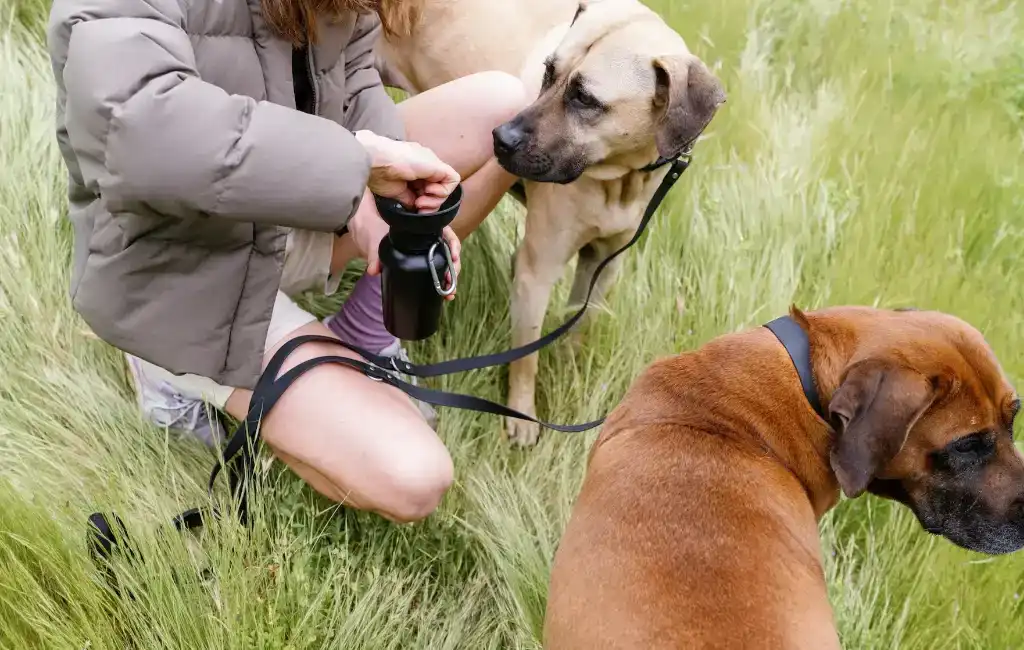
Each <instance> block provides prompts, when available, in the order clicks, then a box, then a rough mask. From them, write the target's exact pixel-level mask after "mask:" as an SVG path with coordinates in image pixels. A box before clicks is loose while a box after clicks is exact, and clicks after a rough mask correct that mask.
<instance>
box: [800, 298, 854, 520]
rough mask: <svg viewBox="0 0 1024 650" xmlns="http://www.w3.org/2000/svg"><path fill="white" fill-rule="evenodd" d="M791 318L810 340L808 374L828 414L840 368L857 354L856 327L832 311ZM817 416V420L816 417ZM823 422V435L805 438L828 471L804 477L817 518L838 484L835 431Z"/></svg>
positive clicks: (830, 503) (830, 501)
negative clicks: (814, 477) (833, 455)
mask: <svg viewBox="0 0 1024 650" xmlns="http://www.w3.org/2000/svg"><path fill="white" fill-rule="evenodd" d="M837 316H838V317H837ZM794 319H795V320H796V321H797V323H798V324H799V325H800V326H801V328H803V330H804V331H805V332H806V333H807V337H808V339H809V340H810V366H811V374H812V375H813V377H814V383H815V385H816V386H817V390H818V397H819V400H820V402H821V408H822V410H823V411H824V413H825V414H826V416H827V414H828V406H829V402H830V401H831V399H832V396H833V395H834V394H835V392H836V390H837V389H838V388H839V385H840V381H841V379H842V376H843V372H844V370H845V368H847V367H848V366H849V365H850V363H851V360H852V359H853V358H854V356H855V355H856V354H857V346H858V337H857V332H856V328H854V327H851V326H850V321H849V319H848V318H843V317H842V316H841V315H839V314H837V313H833V312H828V313H821V312H818V313H810V314H802V313H797V314H794ZM816 420H818V421H819V422H820V419H819V418H816ZM824 425H825V426H820V427H817V428H818V429H820V430H821V431H824V432H825V435H818V434H817V433H812V434H811V435H809V436H808V441H809V442H810V443H811V446H812V448H813V449H814V453H815V454H816V455H817V456H818V458H819V459H820V465H821V468H822V469H823V470H824V471H825V472H826V473H827V474H828V477H829V480H828V481H827V482H822V481H820V480H818V481H810V482H808V481H805V485H807V486H808V493H809V494H812V502H813V503H814V507H815V514H816V515H817V516H818V518H819V519H820V518H821V516H822V515H824V514H825V512H827V511H828V510H830V509H831V508H832V507H834V506H835V505H836V504H837V503H838V502H839V485H838V482H837V480H836V478H835V473H834V471H833V470H832V462H831V451H832V446H833V444H834V442H835V438H834V436H835V432H834V431H833V429H832V427H831V425H830V424H829V423H827V422H826V423H824ZM811 483H816V484H817V489H811V487H810V485H811ZM826 483H827V484H826ZM815 495H816V496H815ZM819 504H821V505H824V504H828V505H827V507H825V508H824V509H823V510H819V507H820V506H819Z"/></svg>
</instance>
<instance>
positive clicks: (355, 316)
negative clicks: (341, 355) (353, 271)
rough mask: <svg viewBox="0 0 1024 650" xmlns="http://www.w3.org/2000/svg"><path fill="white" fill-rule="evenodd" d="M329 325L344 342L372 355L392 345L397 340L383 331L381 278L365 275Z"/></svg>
mask: <svg viewBox="0 0 1024 650" xmlns="http://www.w3.org/2000/svg"><path fill="white" fill-rule="evenodd" d="M327 326H328V327H329V328H330V330H331V331H332V332H334V334H335V335H337V337H338V338H340V339H341V340H342V341H345V342H346V343H349V344H351V345H355V346H358V347H361V348H363V349H364V350H369V351H370V352H374V353H377V352H380V351H381V350H383V349H384V348H386V347H388V346H390V345H393V344H394V343H395V341H396V339H395V337H394V336H392V335H391V333H390V332H388V331H387V330H386V329H385V328H384V308H383V305H382V302H381V288H380V276H379V275H377V276H371V275H366V274H363V277H361V278H359V280H358V281H357V282H356V285H355V287H353V288H352V293H351V294H349V296H348V299H346V300H345V304H343V305H342V306H341V309H340V310H338V313H337V314H335V315H334V317H333V318H331V320H330V322H329V323H328V325H327Z"/></svg>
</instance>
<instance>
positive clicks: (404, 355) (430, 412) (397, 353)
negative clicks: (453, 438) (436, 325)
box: [377, 339, 437, 431]
mask: <svg viewBox="0 0 1024 650" xmlns="http://www.w3.org/2000/svg"><path fill="white" fill-rule="evenodd" d="M377 354H379V355H380V356H382V357H395V358H397V359H398V360H399V361H404V362H406V363H412V361H410V360H409V353H408V352H407V351H406V349H405V348H404V347H402V342H401V341H399V340H397V339H396V340H395V342H394V343H392V344H391V345H389V346H388V347H386V348H384V349H383V350H381V351H380V352H378V353H377ZM388 373H390V374H391V375H393V376H395V377H397V378H398V379H401V380H402V381H404V382H406V383H407V384H412V385H413V386H419V379H418V378H417V377H413V376H412V375H406V374H404V373H401V372H398V371H397V370H394V369H391V370H388ZM410 399H412V398H410ZM412 401H413V402H415V403H416V407H417V408H418V409H419V410H420V414H421V415H423V419H424V420H426V421H427V424H429V425H430V428H431V429H433V430H434V431H437V411H435V410H434V407H433V406H431V405H430V404H427V403H426V402H421V401H420V400H418V399H413V400H412Z"/></svg>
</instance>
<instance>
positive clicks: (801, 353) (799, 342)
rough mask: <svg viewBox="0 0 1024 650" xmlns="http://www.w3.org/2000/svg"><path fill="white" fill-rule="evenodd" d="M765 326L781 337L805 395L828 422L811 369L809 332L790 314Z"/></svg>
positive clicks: (780, 339) (815, 410) (778, 337)
mask: <svg viewBox="0 0 1024 650" xmlns="http://www.w3.org/2000/svg"><path fill="white" fill-rule="evenodd" d="M765 327H767V328H768V329H769V330H770V331H771V333H772V334H774V335H775V338H777V339H779V343H782V347H784V348H786V352H787V353H789V358H790V359H791V360H792V361H793V366H794V367H795V368H796V372H797V375H799V376H800V385H801V386H802V387H803V389H804V396H805V397H806V398H807V401H808V402H810V404H811V408H813V409H814V412H815V413H817V414H818V415H819V416H820V417H821V419H822V420H825V421H826V422H828V418H827V417H826V416H825V413H824V410H823V409H822V408H821V398H820V397H819V396H818V386H817V385H816V384H815V383H814V374H813V372H812V371H811V368H812V366H811V341H810V339H809V338H807V332H805V331H804V328H802V327H800V324H799V323H797V322H796V321H795V320H793V319H792V318H791V317H789V316H780V317H779V318H776V319H775V320H773V321H771V322H769V323H766V324H765Z"/></svg>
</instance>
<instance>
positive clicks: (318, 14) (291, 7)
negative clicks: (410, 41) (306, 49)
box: [261, 0, 420, 45]
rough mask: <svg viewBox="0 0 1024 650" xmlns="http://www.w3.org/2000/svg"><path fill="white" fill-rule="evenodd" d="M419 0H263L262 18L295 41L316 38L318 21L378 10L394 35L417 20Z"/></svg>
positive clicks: (382, 23)
mask: <svg viewBox="0 0 1024 650" xmlns="http://www.w3.org/2000/svg"><path fill="white" fill-rule="evenodd" d="M419 2H420V0H262V2H261V5H262V8H263V18H264V19H265V20H266V21H267V24H268V25H269V26H270V28H271V29H273V30H274V31H275V32H276V33H277V34H278V35H279V36H281V38H284V39H286V40H288V41H290V42H291V43H293V44H295V45H302V44H306V43H315V42H316V30H317V21H318V20H319V19H323V18H326V19H328V20H333V19H337V18H340V17H341V16H343V15H344V14H346V13H350V12H354V13H359V14H367V13H375V14H377V16H378V17H379V18H380V22H381V27H382V28H383V29H384V31H385V32H386V33H387V34H389V35H391V36H405V35H407V34H408V33H409V32H410V31H411V30H412V26H413V23H414V22H415V20H416V16H417V13H418V12H417V10H418V3H419Z"/></svg>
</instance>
